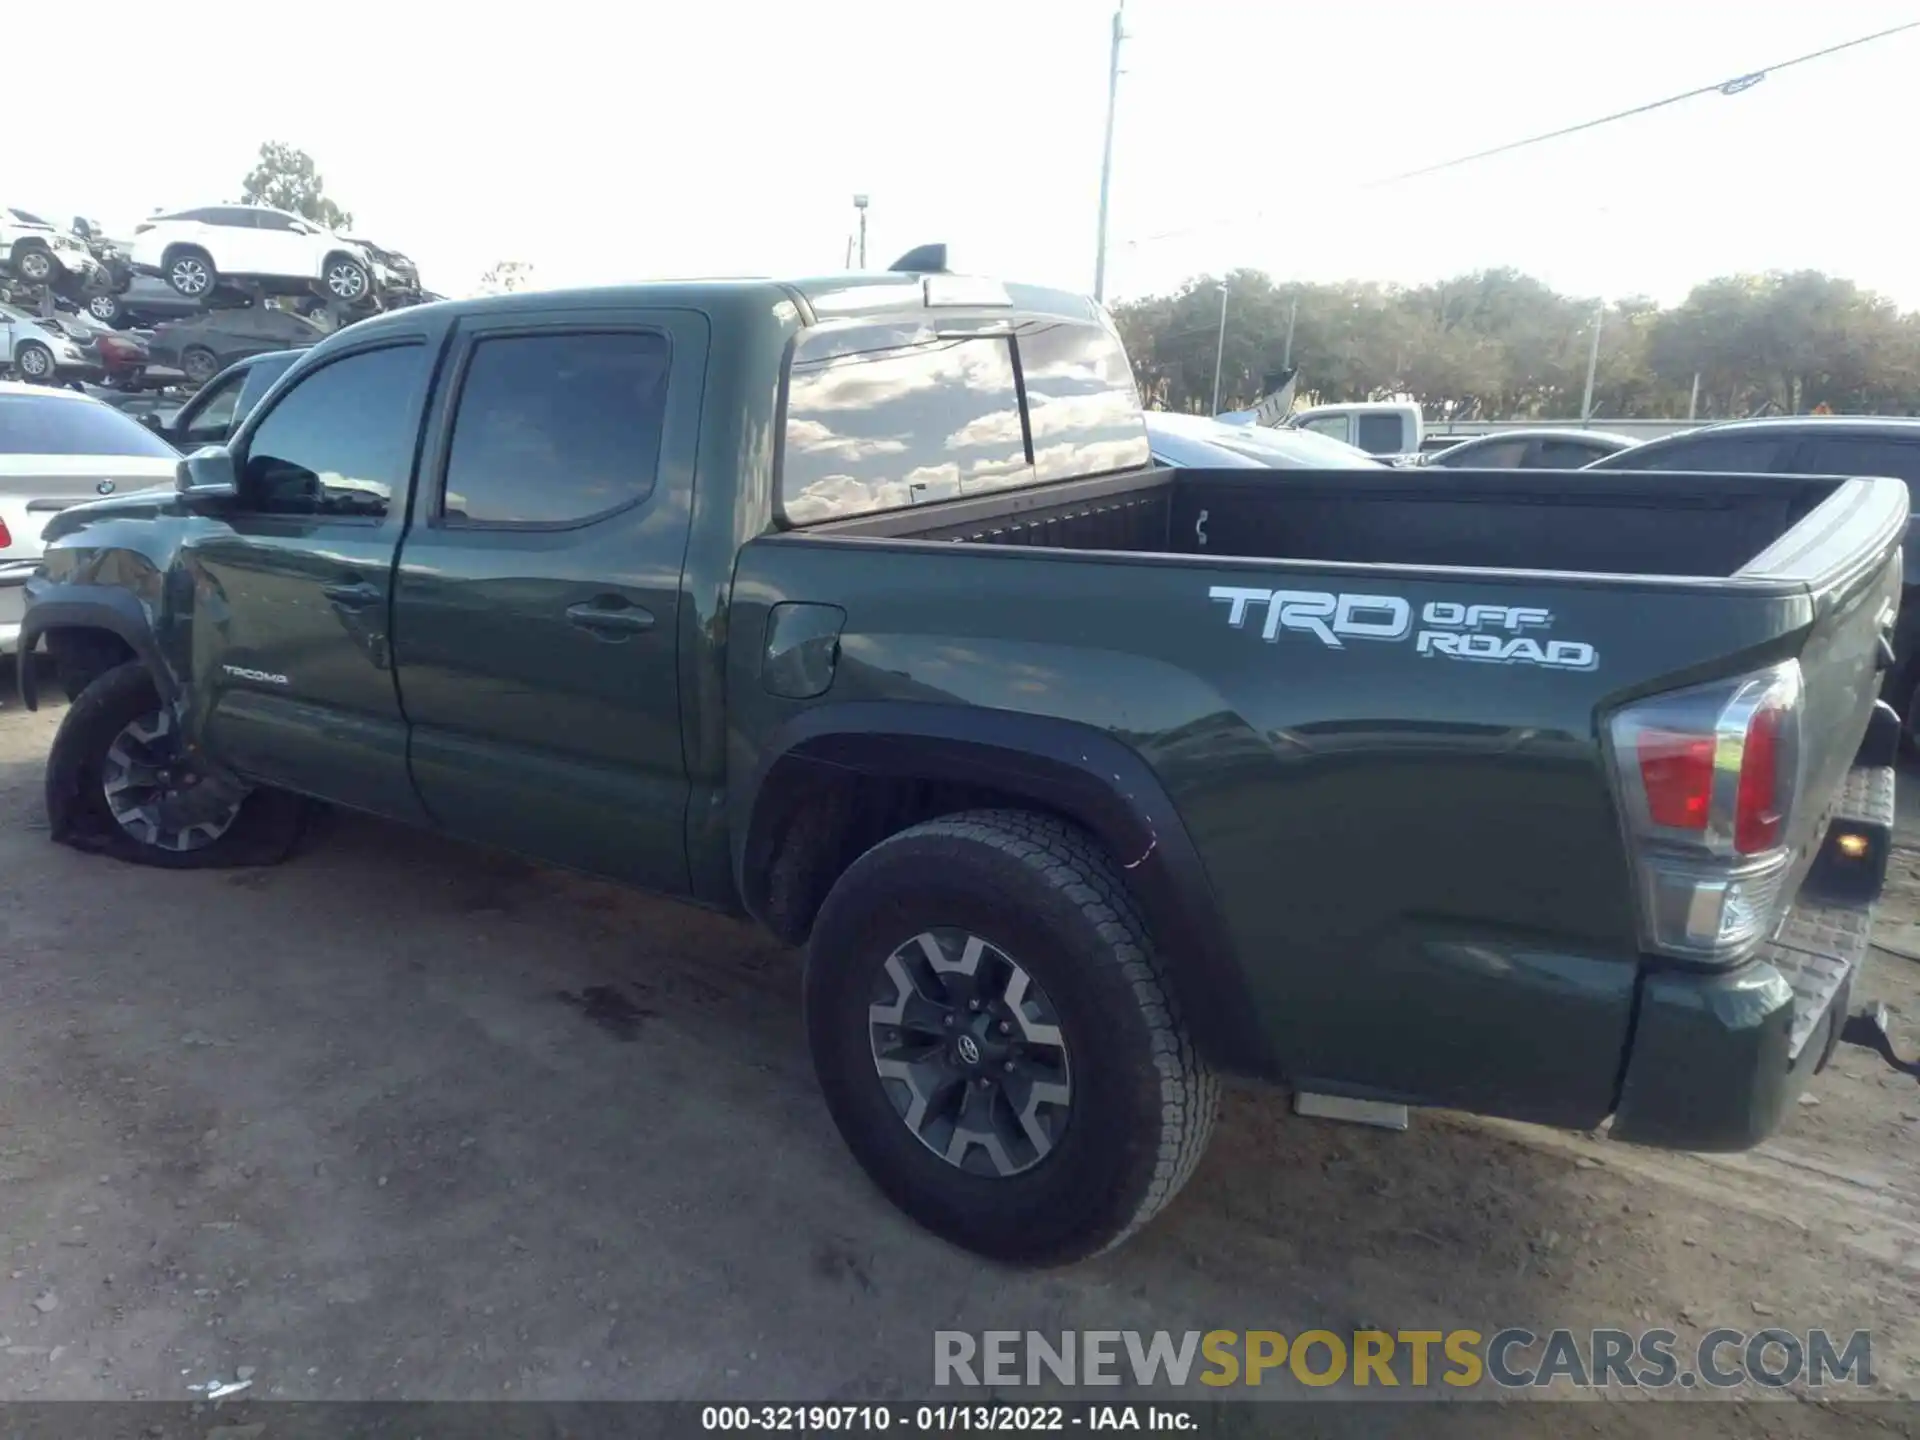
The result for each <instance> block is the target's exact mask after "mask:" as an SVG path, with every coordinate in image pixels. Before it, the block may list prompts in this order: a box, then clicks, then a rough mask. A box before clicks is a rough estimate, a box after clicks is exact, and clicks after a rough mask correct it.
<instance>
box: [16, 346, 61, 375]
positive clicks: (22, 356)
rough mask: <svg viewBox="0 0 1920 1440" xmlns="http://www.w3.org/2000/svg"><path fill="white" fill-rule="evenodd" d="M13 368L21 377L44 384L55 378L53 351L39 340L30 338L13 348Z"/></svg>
mask: <svg viewBox="0 0 1920 1440" xmlns="http://www.w3.org/2000/svg"><path fill="white" fill-rule="evenodd" d="M13 368H14V369H15V370H18V371H19V372H20V378H21V379H23V380H31V381H33V382H34V383H36V384H44V383H46V382H47V381H49V380H51V379H53V351H51V350H49V349H48V348H47V347H46V346H44V345H42V344H41V343H40V342H39V341H38V340H28V341H25V342H24V343H22V344H19V345H16V346H15V347H14V350H13Z"/></svg>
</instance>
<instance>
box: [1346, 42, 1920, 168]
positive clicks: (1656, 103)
mask: <svg viewBox="0 0 1920 1440" xmlns="http://www.w3.org/2000/svg"><path fill="white" fill-rule="evenodd" d="M1914 29H1920V20H1909V21H1907V23H1906V24H1904V25H1895V26H1894V27H1893V28H1892V29H1890V30H1878V31H1875V32H1874V33H1873V34H1871V35H1862V36H1861V37H1860V38H1859V39H1857V40H1846V41H1843V42H1841V43H1840V44H1838V45H1829V46H1827V48H1826V49H1824V50H1813V51H1810V52H1808V53H1807V54H1805V55H1796V56H1794V57H1793V59H1791V60H1782V61H1780V62H1779V63H1777V64H1774V65H1763V66H1761V67H1760V68H1759V69H1758V70H1753V71H1749V72H1748V73H1747V74H1745V75H1736V76H1734V77H1733V78H1732V79H1731V80H1722V81H1719V82H1718V83H1716V84H1713V85H1701V86H1697V87H1696V88H1694V89H1692V90H1685V91H1682V92H1681V93H1680V94H1678V95H1669V96H1667V98H1666V99H1664V100H1651V101H1649V102H1648V103H1646V104H1645V105H1635V106H1634V107H1633V108H1632V109H1630V110H1616V111H1614V112H1613V114H1611V115H1602V116H1600V117H1599V118H1598V119H1597V120H1583V121H1581V122H1580V123H1579V124H1578V125H1567V126H1563V127H1562V128H1561V129H1558V130H1549V131H1547V132H1546V133H1545V134H1543V135H1529V136H1528V137H1527V138H1526V139H1524V140H1512V141H1509V142H1508V143H1507V144H1505V145H1496V146H1494V147H1493V148H1492V149H1491V150H1476V151H1474V152H1473V154H1471V155H1461V156H1458V157H1456V158H1455V159H1452V160H1442V161H1440V162H1439V163H1438V164H1437V165H1423V166H1421V167H1420V168H1419V169H1418V170H1408V171H1405V172H1403V173H1401V174H1399V175H1390V176H1388V177H1387V178H1386V179H1384V180H1376V181H1374V182H1373V184H1372V185H1370V186H1367V187H1366V188H1367V189H1376V188H1378V187H1379V186H1382V185H1396V184H1398V183H1399V182H1400V181H1402V180H1415V179H1418V178H1419V177H1420V176H1422V175H1437V174H1439V173H1440V172H1441V171H1442V170H1453V169H1456V168H1458V167H1459V166H1461V165H1471V164H1472V163H1473V162H1474V161H1476V160H1490V159H1492V158H1493V157H1494V156H1495V155H1506V154H1510V153H1511V152H1513V151H1515V150H1524V149H1526V148H1527V147H1528V146H1530V145H1544V144H1545V143H1546V142H1547V141H1549V140H1559V139H1561V138H1563V137H1565V136H1568V135H1578V134H1579V133H1580V132H1581V131H1583V130H1597V129H1599V128H1600V127H1601V126H1602V125H1611V124H1613V122H1614V121H1616V120H1631V119H1632V118H1633V117H1634V116H1636V115H1646V114H1649V113H1651V112H1652V111H1655V110H1664V109H1666V108H1667V106H1669V105H1678V104H1680V103H1681V102H1682V101H1683V100H1695V99H1698V98H1699V97H1700V96H1702V95H1713V94H1720V95H1738V94H1740V93H1741V92H1742V91H1746V90H1751V89H1752V88H1753V87H1754V86H1756V85H1758V84H1759V83H1760V82H1761V81H1762V80H1764V79H1766V78H1767V76H1769V75H1773V74H1777V73H1778V72H1780V71H1782V70H1790V69H1792V68H1793V67H1794V66H1795V65H1805V64H1806V63H1807V62H1808V61H1809V60H1820V59H1824V58H1825V57H1826V56H1828V55H1837V54H1839V53H1840V52H1841V51H1842V50H1852V49H1854V48H1855V47H1856V46H1860V45H1870V44H1872V43H1873V42H1874V41H1875V40H1884V39H1886V38H1887V37H1888V36H1889V35H1898V34H1900V32H1901V31H1903V30H1914Z"/></svg>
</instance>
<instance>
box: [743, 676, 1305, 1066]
mask: <svg viewBox="0 0 1920 1440" xmlns="http://www.w3.org/2000/svg"><path fill="white" fill-rule="evenodd" d="M760 754H761V758H760V761H759V763H758V764H757V765H756V766H755V768H754V770H753V773H752V775H751V778H750V779H749V781H748V782H747V784H746V786H745V787H743V789H742V791H740V792H739V793H738V794H737V795H736V797H735V809H734V818H735V822H736V823H735V824H734V826H733V834H734V857H733V858H734V877H735V881H736V883H737V885H738V887H739V893H740V896H741V899H742V901H743V903H744V905H745V907H746V909H747V911H748V913H749V914H751V915H753V916H754V917H755V918H756V919H759V920H762V921H763V923H764V921H765V918H766V916H765V910H764V906H765V902H766V897H767V869H768V865H769V863H770V860H771V858H772V853H773V849H774V846H775V845H776V843H777V842H778V840H779V838H780V835H781V833H782V828H783V825H784V823H785V821H786V819H787V818H788V816H789V815H790V814H791V813H792V808H793V807H792V802H793V800H794V797H795V795H796V794H797V793H802V792H804V791H805V789H806V786H807V781H808V780H809V778H810V777H811V776H813V775H817V774H818V773H819V772H820V769H821V768H822V767H825V768H826V769H827V770H829V771H840V772H846V771H852V772H855V773H857V774H862V775H870V776H875V777H886V778H893V779H902V780H908V779H911V780H922V781H933V782H948V783H953V784H961V785H974V786H980V787H983V788H986V789H990V790H993V791H997V792H1000V793H1004V794H1007V795H1010V796H1013V797H1016V798H1020V799H1025V800H1028V801H1031V802H1032V803H1034V804H1035V805H1037V806H1040V807H1043V808H1045V809H1047V810H1050V811H1053V812H1055V813H1057V814H1059V815H1062V816H1064V817H1066V818H1068V819H1070V820H1072V821H1074V822H1075V823H1076V824H1078V825H1080V826H1081V827H1082V828H1083V829H1085V830H1087V831H1088V832H1090V833H1091V834H1092V835H1093V836H1094V837H1095V838H1096V839H1097V840H1098V841H1099V842H1100V843H1101V844H1102V845H1103V846H1104V847H1105V849H1106V850H1107V852H1108V854H1109V855H1111V856H1112V857H1113V859H1114V861H1115V863H1116V865H1118V867H1119V869H1120V872H1121V876H1122V878H1123V879H1124V880H1125V882H1126V884H1127V886H1128V888H1129V889H1130V890H1131V891H1132V893H1133V895H1134V898H1135V900H1136V901H1137V903H1138V904H1139V906H1140V908H1141V911H1142V914H1143V915H1144V917H1145V919H1146V922H1147V925H1148V928H1149V930H1150V931H1151V933H1152V934H1153V936H1154V939H1155V943H1156V945H1157V946H1158V947H1159V948H1160V950H1161V955H1162V960H1163V962H1164V964H1165V966H1166V969H1167V973H1168V978H1169V980H1170V981H1171V982H1172V985H1173V989H1174V994H1175V998H1176V999H1177V1001H1178V1002H1179V1005H1180V1008H1181V1012H1182V1014H1183V1015H1184V1017H1185V1019H1186V1022H1187V1025H1188V1028H1189V1029H1190V1031H1191V1032H1192V1034H1193V1038H1194V1041H1195V1043H1196V1044H1197V1045H1199V1047H1200V1049H1201V1053H1202V1054H1204V1055H1205V1056H1206V1057H1207V1059H1208V1061H1209V1062H1210V1063H1212V1064H1213V1065H1215V1066H1216V1067H1218V1068H1220V1069H1222V1070H1227V1071H1231V1072H1234V1073H1237V1074H1243V1075H1250V1076H1258V1077H1263V1078H1270V1077H1272V1076H1273V1075H1274V1073H1275V1065H1274V1057H1273V1053H1272V1049H1271V1047H1270V1046H1269V1044H1268V1043H1267V1040H1266V1037H1265V1036H1264V1034H1263V1033H1262V1032H1261V1029H1260V1026H1259V1024H1258V1022H1257V1020H1256V1014H1257V1012H1256V1010H1255V1008H1254V1005H1253V1002H1252V997H1251V994H1250V992H1249V989H1248V986H1247V981H1246V975H1245V971H1244V969H1243V968H1242V966H1241V964H1240V962H1239V960H1238V958H1237V956H1236V955H1235V953H1234V951H1233V948H1232V945H1231V943H1230V941H1229V940H1228V937H1227V933H1226V928H1225V925H1224V923H1223V922H1222V919H1221V914H1220V909H1219V906H1218V905H1217V904H1216V902H1215V899H1214V894H1213V887H1212V884H1211V882H1210V881H1209V880H1208V878H1207V873H1206V869H1205V867H1204V866H1203V865H1202V863H1201V860H1200V855H1199V852H1198V850H1196V849H1195V847H1194V844H1193V840H1192V837H1191V836H1190V835H1189V834H1188V833H1187V828H1186V825H1185V824H1184V823H1183V822H1182V820H1181V818H1180V815H1179V812H1178V811H1177V810H1176V809H1175V808H1174V805H1173V801H1172V799H1171V798H1170V797H1169V796H1168V794H1167V792H1166V790H1165V788H1164V787H1163V786H1162V785H1161V783H1160V780H1159V778H1158V777H1157V776H1156V775H1155V774H1154V773H1153V771H1152V769H1151V768H1149V767H1148V765H1147V763H1146V761H1144V760H1143V759H1141V757H1140V756H1139V754H1137V753H1136V752H1135V751H1133V750H1132V749H1130V748H1128V747H1127V746H1126V745H1124V744H1122V743H1121V742H1120V741H1119V740H1117V739H1115V738H1114V737H1113V736H1111V735H1109V734H1108V733H1107V732H1106V731H1104V730H1098V729H1095V728H1093V727H1091V726H1088V725H1082V724H1078V723H1075V722H1073V721H1068V720H1058V719H1053V718H1051V717H1047V716H1033V715H1022V714H1017V713H1015V712H1011V711H1001V710H982V709H974V708H968V707H961V706H945V705H928V704H924V703H905V702H894V701H856V702H850V703H847V704H843V705H825V706H819V707H816V708H814V709H811V710H807V711H803V712H802V713H801V714H799V715H797V716H795V717H793V718H792V719H791V720H789V721H788V722H786V723H785V724H784V725H782V726H781V727H780V728H779V729H777V730H776V731H775V732H774V733H773V734H772V735H771V736H770V737H769V738H768V741H767V743H766V744H765V745H764V746H763V747H762V748H761V752H760Z"/></svg>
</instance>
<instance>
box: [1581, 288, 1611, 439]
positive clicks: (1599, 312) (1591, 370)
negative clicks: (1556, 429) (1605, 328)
mask: <svg viewBox="0 0 1920 1440" xmlns="http://www.w3.org/2000/svg"><path fill="white" fill-rule="evenodd" d="M1606 316H1607V302H1606V301H1605V300H1602V301H1600V303H1599V304H1597V305H1595V306H1594V307H1593V344H1592V346H1591V347H1590V348H1589V349H1588V351H1587V393H1586V398H1584V399H1583V400H1581V402H1580V423H1581V424H1582V425H1585V424H1586V423H1587V421H1588V420H1589V419H1591V418H1592V416H1593V378H1594V375H1595V374H1596V373H1597V372H1598V371H1599V369H1600V322H1601V321H1602V320H1604V319H1606Z"/></svg>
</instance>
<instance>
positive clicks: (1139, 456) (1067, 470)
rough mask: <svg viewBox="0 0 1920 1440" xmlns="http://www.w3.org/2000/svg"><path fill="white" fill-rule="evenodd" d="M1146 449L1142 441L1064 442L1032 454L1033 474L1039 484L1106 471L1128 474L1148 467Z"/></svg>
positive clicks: (1145, 444)
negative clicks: (1040, 482)
mask: <svg viewBox="0 0 1920 1440" xmlns="http://www.w3.org/2000/svg"><path fill="white" fill-rule="evenodd" d="M1147 455H1148V446H1147V443H1146V440H1145V437H1144V435H1143V436H1142V438H1141V439H1139V440H1135V439H1132V438H1128V439H1124V440H1095V441H1092V442H1083V441H1076V440H1067V441H1063V442H1062V443H1060V444H1058V445H1049V446H1047V447H1046V448H1045V449H1042V450H1036V451H1034V453H1033V468H1034V473H1035V474H1037V475H1038V476H1039V477H1040V478H1041V479H1042V480H1057V479H1060V478H1062V477H1064V476H1067V475H1100V474H1104V473H1105V472H1107V471H1109V470H1131V469H1134V468H1135V467H1136V466H1140V465H1144V464H1146V463H1147Z"/></svg>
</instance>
